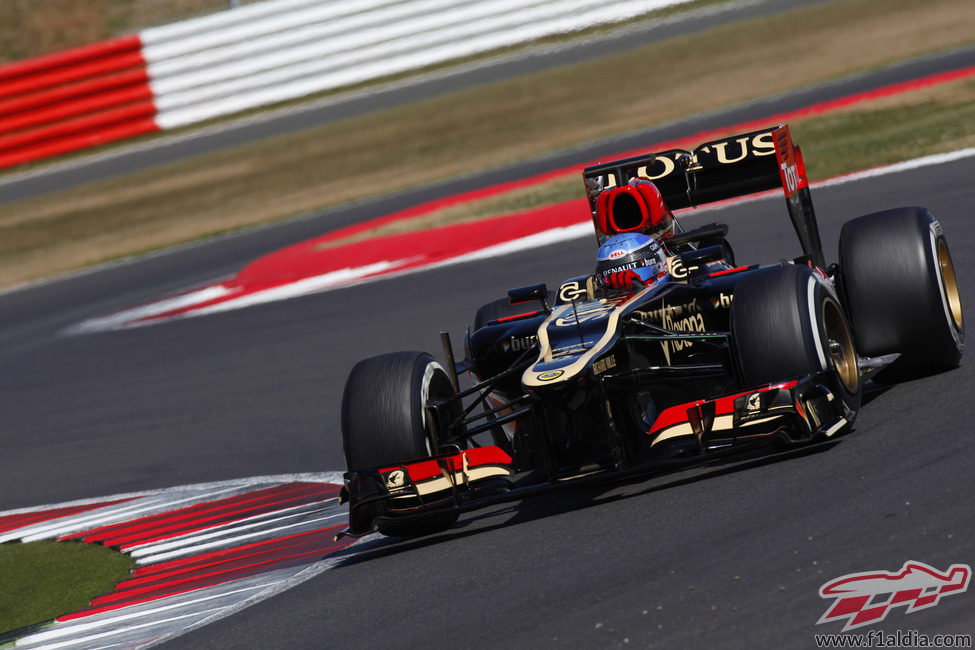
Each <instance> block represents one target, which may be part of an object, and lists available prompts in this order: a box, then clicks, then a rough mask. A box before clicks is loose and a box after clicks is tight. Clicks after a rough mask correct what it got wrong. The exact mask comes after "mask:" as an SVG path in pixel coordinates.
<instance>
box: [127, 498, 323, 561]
mask: <svg viewBox="0 0 975 650" xmlns="http://www.w3.org/2000/svg"><path fill="white" fill-rule="evenodd" d="M334 509H335V506H333V505H328V506H324V507H323V505H322V504H321V503H317V504H314V503H312V504H306V505H302V506H293V507H291V508H285V509H282V510H274V511H272V512H265V513H263V514H260V515H253V516H250V517H245V518H243V519H238V520H236V521H230V522H225V523H221V524H216V525H213V526H206V527H203V528H201V529H200V530H196V531H193V532H190V533H185V534H183V535H177V536H174V537H167V538H166V539H164V540H158V541H155V542H147V543H145V544H139V545H137V546H131V547H129V548H127V549H126V551H125V552H126V553H129V554H133V557H135V556H134V554H135V553H136V552H140V553H143V554H145V553H144V552H145V551H151V550H152V549H153V548H160V546H161V545H163V544H177V543H179V542H185V543H193V541H195V540H197V539H200V538H201V537H202V536H203V535H204V534H207V535H214V536H218V535H220V534H221V533H222V534H225V535H228V536H229V535H231V534H233V533H235V532H236V531H238V530H242V529H243V528H244V526H247V527H248V528H249V527H250V524H254V523H264V524H268V523H273V522H276V521H284V520H286V519H293V518H295V517H300V516H303V515H306V516H307V515H310V514H316V513H320V512H325V511H326V510H334ZM203 531H206V533H204V532H203Z"/></svg>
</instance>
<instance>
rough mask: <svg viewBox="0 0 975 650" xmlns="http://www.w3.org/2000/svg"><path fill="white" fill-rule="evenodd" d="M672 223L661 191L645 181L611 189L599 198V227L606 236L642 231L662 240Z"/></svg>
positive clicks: (597, 215)
mask: <svg viewBox="0 0 975 650" xmlns="http://www.w3.org/2000/svg"><path fill="white" fill-rule="evenodd" d="M673 223H674V215H673V214H672V213H671V211H670V209H669V208H668V207H667V205H666V204H665V203H664V197H663V195H662V194H661V193H660V190H659V189H657V186H656V185H654V184H653V183H652V182H650V181H649V180H647V179H644V178H634V179H632V180H631V181H630V182H629V183H627V184H626V185H620V186H618V187H611V188H609V189H607V190H605V191H604V192H603V193H602V194H600V195H599V197H598V198H597V199H596V225H597V227H598V228H599V230H600V231H601V232H602V233H603V234H604V235H616V234H620V233H628V232H639V233H643V234H644V235H649V236H651V237H655V238H660V237H662V236H663V235H664V234H666V233H667V232H668V231H670V230H671V229H672V227H673Z"/></svg>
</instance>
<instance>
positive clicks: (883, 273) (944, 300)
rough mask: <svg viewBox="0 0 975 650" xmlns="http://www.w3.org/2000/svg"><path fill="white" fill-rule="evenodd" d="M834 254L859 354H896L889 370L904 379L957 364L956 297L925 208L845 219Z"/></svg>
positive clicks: (935, 226)
mask: <svg viewBox="0 0 975 650" xmlns="http://www.w3.org/2000/svg"><path fill="white" fill-rule="evenodd" d="M839 255H840V279H841V287H842V291H843V295H844V296H845V297H846V304H847V309H848V313H849V315H850V320H851V324H852V327H853V335H854V338H855V340H856V344H857V349H858V350H859V351H860V353H861V354H863V355H865V356H868V357H875V356H880V355H884V354H891V353H894V352H899V353H900V355H901V356H900V358H899V359H898V360H897V361H896V362H895V364H894V365H893V366H891V368H890V370H891V371H892V373H893V374H895V375H898V376H905V377H909V376H915V375H919V374H925V373H930V372H938V371H942V370H948V369H950V368H955V367H957V366H958V364H959V363H960V362H961V356H962V351H963V349H964V345H965V327H964V320H963V318H962V308H961V297H960V293H959V291H958V283H957V281H956V279H955V270H954V266H953V265H952V263H951V254H950V253H949V252H948V242H947V240H946V239H945V236H944V233H943V232H942V230H941V225H940V224H939V223H938V222H937V220H935V218H934V217H933V216H932V215H931V213H930V212H928V211H927V210H926V209H924V208H919V207H907V208H897V209H894V210H885V211H883V212H876V213H873V214H868V215H865V216H862V217H858V218H856V219H853V220H851V221H848V222H847V223H845V224H844V225H843V229H842V231H841V232H840V244H839ZM884 374H885V375H887V374H889V373H884Z"/></svg>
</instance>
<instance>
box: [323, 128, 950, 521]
mask: <svg viewBox="0 0 975 650" xmlns="http://www.w3.org/2000/svg"><path fill="white" fill-rule="evenodd" d="M583 177H584V181H585V186H586V192H587V196H588V198H589V204H590V208H591V210H592V215H593V221H594V225H595V230H596V236H597V240H598V241H599V243H600V244H603V243H605V242H609V241H610V240H611V239H612V238H613V237H616V236H618V235H620V234H621V233H631V232H635V233H643V234H648V236H649V235H652V236H653V239H654V240H655V241H656V242H658V243H659V246H657V245H656V244H654V246H655V247H656V248H658V249H660V250H661V251H662V253H661V254H660V260H661V261H662V263H663V268H662V269H660V272H659V274H657V275H655V276H654V277H653V278H652V279H651V281H645V282H644V281H641V279H640V278H635V276H634V281H633V282H632V283H630V282H627V283H626V286H624V287H620V286H619V285H618V283H617V284H615V285H613V286H611V285H610V284H609V283H607V282H606V281H605V278H608V277H609V276H610V275H611V273H607V274H606V275H605V276H601V275H599V274H597V275H593V274H586V275H582V276H579V277H576V278H572V279H569V280H568V281H566V282H564V283H563V284H562V285H561V286H560V287H559V288H558V290H557V291H556V292H555V294H554V296H552V299H551V300H550V296H549V293H548V291H547V289H546V287H545V286H544V285H532V286H526V287H522V288H517V289H512V290H510V291H508V297H507V298H503V299H501V300H498V301H495V302H492V303H489V304H487V305H484V306H483V307H481V308H480V309H479V310H478V311H477V313H476V315H475V317H474V325H473V327H472V328H471V329H469V330H468V332H467V335H466V342H465V351H466V355H465V358H464V360H463V361H461V362H455V360H454V354H453V348H452V345H451V343H450V339H449V336H447V334H446V333H444V334H442V335H441V336H442V338H443V341H444V356H445V364H444V365H441V364H440V363H438V362H437V361H435V360H434V358H433V357H431V356H430V355H429V354H425V353H422V352H397V353H392V354H384V355H381V356H377V357H373V358H370V359H366V360H364V361H361V362H360V363H359V364H357V365H356V366H355V367H354V368H353V370H352V372H351V375H350V376H349V379H348V382H347V384H346V387H345V393H344V396H343V399H342V436H343V444H344V450H345V457H346V462H347V465H348V472H347V473H346V474H345V487H344V489H343V491H342V498H343V499H344V500H347V501H348V503H349V506H350V513H349V514H350V516H349V529H348V531H347V534H351V535H362V534H365V533H369V532H373V531H379V532H381V533H384V534H388V535H419V534H426V533H429V532H433V531H436V530H441V529H444V528H446V527H449V526H450V525H452V524H453V523H454V522H455V521H456V520H457V517H458V515H459V513H460V512H463V511H465V510H470V509H474V508H478V507H481V506H484V505H486V504H489V503H494V502H497V501H500V500H507V499H516V498H522V497H524V496H526V495H527V494H529V493H531V492H532V491H536V490H544V489H549V488H550V487H551V486H554V485H570V484H573V481H578V480H587V479H592V477H612V476H614V475H628V474H630V473H635V472H644V471H651V472H652V471H655V470H659V469H660V468H666V467H670V466H673V463H674V462H676V461H675V459H677V461H680V462H685V459H696V458H706V457H709V456H710V455H713V454H715V453H719V452H722V451H724V450H737V449H740V448H742V446H744V445H754V444H756V443H758V442H760V443H762V444H767V443H769V442H773V443H778V444H780V445H795V444H802V443H804V442H807V441H813V440H817V439H822V438H828V437H830V436H834V435H836V434H837V433H839V432H841V431H843V430H844V429H847V428H849V427H850V426H851V425H852V424H853V421H854V420H855V418H856V416H857V412H858V410H859V408H860V402H861V395H862V390H863V382H864V381H865V378H866V377H868V376H869V375H871V374H872V373H884V374H897V375H899V376H902V377H904V376H910V375H912V374H918V373H927V372H933V371H940V370H945V369H949V368H952V367H956V366H957V365H958V364H959V362H960V359H961V355H962V350H963V347H964V327H963V319H962V309H961V303H960V298H959V291H958V287H957V283H956V280H955V274H954V271H953V267H952V263H951V256H950V254H949V252H948V244H947V242H946V240H945V236H944V234H943V232H942V230H941V226H940V225H939V224H938V222H937V221H936V220H935V218H934V217H933V216H932V215H931V214H930V213H929V212H928V211H927V210H926V209H924V208H921V207H900V208H895V209H889V210H885V211H883V212H877V213H873V214H868V215H865V216H862V217H859V218H856V219H853V220H851V221H849V222H847V223H846V224H845V225H844V226H843V229H842V232H841V234H840V242H839V258H840V259H839V262H838V263H836V264H832V265H829V266H827V264H826V262H825V260H824V259H823V251H822V246H821V243H820V238H819V230H818V227H817V224H816V217H815V213H814V211H813V204H812V200H811V197H810V192H809V187H808V182H807V179H806V174H805V169H804V166H803V161H802V155H801V153H800V151H799V149H798V147H796V146H794V145H793V143H792V141H791V137H790V134H789V129H788V126H778V127H774V128H768V129H763V130H760V131H755V132H752V133H745V134H741V135H737V136H734V137H731V138H728V139H723V140H717V141H712V142H708V143H705V144H703V145H701V146H699V147H697V148H696V149H695V150H694V151H683V150H670V151H664V152H660V153H653V154H647V155H643V156H637V157H633V158H627V159H624V160H617V161H613V162H610V163H605V164H598V165H594V166H591V167H587V168H586V169H585V170H584V172H583ZM651 186H652V187H651ZM779 187H781V188H782V189H783V190H784V193H785V198H786V205H787V207H788V212H789V216H790V218H791V220H792V224H793V226H794V227H795V230H796V233H797V235H798V236H799V241H800V243H801V245H802V250H803V253H804V254H803V255H802V256H801V257H799V258H798V259H795V260H792V261H789V262H783V263H781V264H778V265H773V266H765V267H759V266H757V265H750V266H749V265H745V266H742V265H739V264H738V263H737V262H736V261H735V259H734V255H733V252H732V249H731V246H730V245H729V243H728V241H727V239H726V235H727V233H728V228H727V226H725V225H719V224H711V225H709V226H705V227H702V228H697V229H695V230H690V231H686V232H685V231H682V230H681V229H680V226H679V224H677V222H676V220H672V219H671V216H672V213H670V210H677V209H680V208H686V207H691V206H696V205H700V204H704V203H709V202H713V201H719V200H724V199H728V198H732V197H737V196H741V195H744V194H751V193H756V192H762V191H766V190H770V189H775V188H779ZM660 199H662V203H660ZM615 254H616V253H614V255H615ZM619 255H620V256H621V257H620V260H619V261H620V262H621V263H620V264H618V265H617V266H616V267H614V268H612V269H611V271H612V272H613V273H618V272H621V269H626V268H627V267H633V266H634V264H629V265H627V264H624V263H623V262H626V259H624V258H623V257H625V256H623V254H622V253H619ZM623 272H624V273H628V271H623ZM467 372H469V373H470V375H471V376H472V377H473V384H474V385H473V386H471V387H469V388H465V389H461V387H460V381H459V375H460V374H462V373H467Z"/></svg>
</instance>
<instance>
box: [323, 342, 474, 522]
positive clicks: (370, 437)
mask: <svg viewBox="0 0 975 650" xmlns="http://www.w3.org/2000/svg"><path fill="white" fill-rule="evenodd" d="M454 395H455V393H454V388H453V384H451V381H450V378H449V377H448V376H447V373H446V372H445V371H444V369H443V367H441V365H440V364H439V363H437V362H436V361H435V360H434V359H433V357H431V356H430V355H429V354H426V353H425V352H394V353H391V354H384V355H380V356H378V357H372V358H370V359H364V360H363V361H360V362H359V363H358V364H356V366H355V367H354V368H353V369H352V372H351V373H350V374H349V379H348V381H346V384H345V393H344V394H343V396H342V446H343V449H344V451H345V461H346V465H347V467H348V468H349V471H360V470H366V469H374V468H378V467H382V466H390V465H396V464H398V463H403V462H404V461H408V460H414V459H417V458H423V457H426V456H430V455H432V454H435V453H436V452H437V441H436V440H434V431H433V427H432V423H431V422H429V417H428V414H427V410H426V404H427V403H428V401H434V400H438V401H443V400H448V399H450V398H452V397H454ZM456 521H457V514H456V513H449V512H448V513H444V514H443V515H442V516H440V517H436V518H434V519H432V520H425V521H423V522H422V523H420V524H389V525H385V526H381V527H380V529H379V532H381V533H383V534H385V535H409V536H413V535H422V534H428V533H431V532H436V531H439V530H443V529H444V528H448V527H450V526H451V525H453V523H454V522H456ZM353 527H354V528H356V526H353ZM359 528H361V525H360V526H359Z"/></svg>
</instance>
